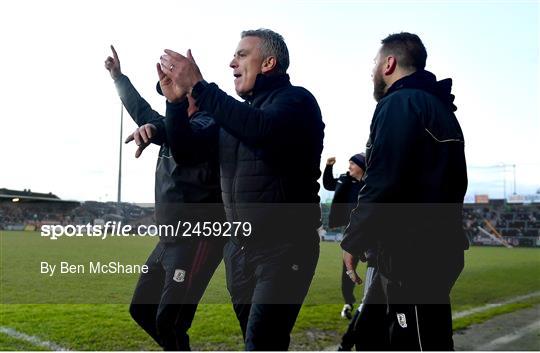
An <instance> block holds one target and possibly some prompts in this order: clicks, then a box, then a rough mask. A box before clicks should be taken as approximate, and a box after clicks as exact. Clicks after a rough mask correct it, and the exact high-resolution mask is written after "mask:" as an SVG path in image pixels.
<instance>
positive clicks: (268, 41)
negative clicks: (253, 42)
mask: <svg viewBox="0 0 540 353" xmlns="http://www.w3.org/2000/svg"><path fill="white" fill-rule="evenodd" d="M244 37H257V38H260V39H261V45H260V47H259V48H260V50H261V54H262V56H263V58H267V57H269V56H273V57H275V58H276V62H277V63H276V72H278V73H283V74H284V73H286V72H287V69H288V68H289V50H288V49H287V44H285V40H284V39H283V37H282V36H281V34H279V33H276V32H274V31H272V30H270V29H265V28H259V29H254V30H248V31H243V32H242V34H241V38H244Z"/></svg>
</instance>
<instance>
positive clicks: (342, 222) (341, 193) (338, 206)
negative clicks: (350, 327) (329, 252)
mask: <svg viewBox="0 0 540 353" xmlns="http://www.w3.org/2000/svg"><path fill="white" fill-rule="evenodd" d="M335 163H336V158H335V157H330V158H328V159H327V160H326V168H325V169H324V174H323V186H324V188H325V189H326V190H328V191H334V198H333V199H332V205H331V206H330V214H329V216H328V227H329V228H336V227H343V226H346V225H347V224H349V217H350V215H351V211H352V210H353V209H354V207H356V203H357V201H358V192H359V191H360V189H361V188H362V186H364V182H363V181H362V177H363V176H364V172H365V170H366V157H365V154H363V153H358V154H355V155H354V156H352V157H351V158H350V159H349V170H348V171H347V172H346V173H344V174H341V175H340V176H339V177H338V178H334V175H333V167H334V164H335ZM372 255H373V254H372ZM374 260H375V259H373V258H371V261H370V263H369V264H368V266H369V265H372V266H374ZM353 265H354V267H355V268H356V266H357V265H358V261H356V262H355V263H354V264H353ZM341 272H342V273H341V294H342V295H343V300H344V301H345V304H344V305H343V309H342V310H341V317H342V318H346V319H349V320H350V319H351V318H352V313H353V306H354V303H355V302H356V298H355V296H354V288H355V283H353V282H352V281H351V279H350V278H349V276H348V275H347V273H346V272H347V269H346V268H345V264H343V268H342V271H341Z"/></svg>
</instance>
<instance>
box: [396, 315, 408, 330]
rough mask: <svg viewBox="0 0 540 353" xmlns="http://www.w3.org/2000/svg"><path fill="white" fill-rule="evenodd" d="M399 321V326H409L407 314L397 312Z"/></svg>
mask: <svg viewBox="0 0 540 353" xmlns="http://www.w3.org/2000/svg"><path fill="white" fill-rule="evenodd" d="M397 321H398V324H399V326H401V327H403V328H407V318H406V317H405V314H400V313H398V314H397Z"/></svg>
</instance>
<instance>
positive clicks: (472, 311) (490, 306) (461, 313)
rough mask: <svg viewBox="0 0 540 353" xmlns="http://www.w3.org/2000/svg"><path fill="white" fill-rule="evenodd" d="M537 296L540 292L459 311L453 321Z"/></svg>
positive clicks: (453, 316)
mask: <svg viewBox="0 0 540 353" xmlns="http://www.w3.org/2000/svg"><path fill="white" fill-rule="evenodd" d="M537 296H540V292H533V293H529V294H525V295H520V296H518V297H514V298H510V299H508V300H505V301H503V302H500V303H493V304H486V305H484V306H479V307H477V308H473V309H470V310H464V311H459V312H457V313H455V314H453V315H452V319H454V320H455V319H461V318H462V317H465V316H469V315H472V314H476V313H481V312H482V311H486V310H489V309H493V308H496V307H499V306H503V305H506V304H512V303H517V302H520V301H522V300H524V299H529V298H533V297H537Z"/></svg>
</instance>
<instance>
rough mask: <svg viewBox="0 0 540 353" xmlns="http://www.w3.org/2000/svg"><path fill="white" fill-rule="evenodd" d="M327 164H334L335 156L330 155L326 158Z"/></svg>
mask: <svg viewBox="0 0 540 353" xmlns="http://www.w3.org/2000/svg"><path fill="white" fill-rule="evenodd" d="M326 164H327V165H334V164H336V157H330V158H328V159H327V160H326Z"/></svg>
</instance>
